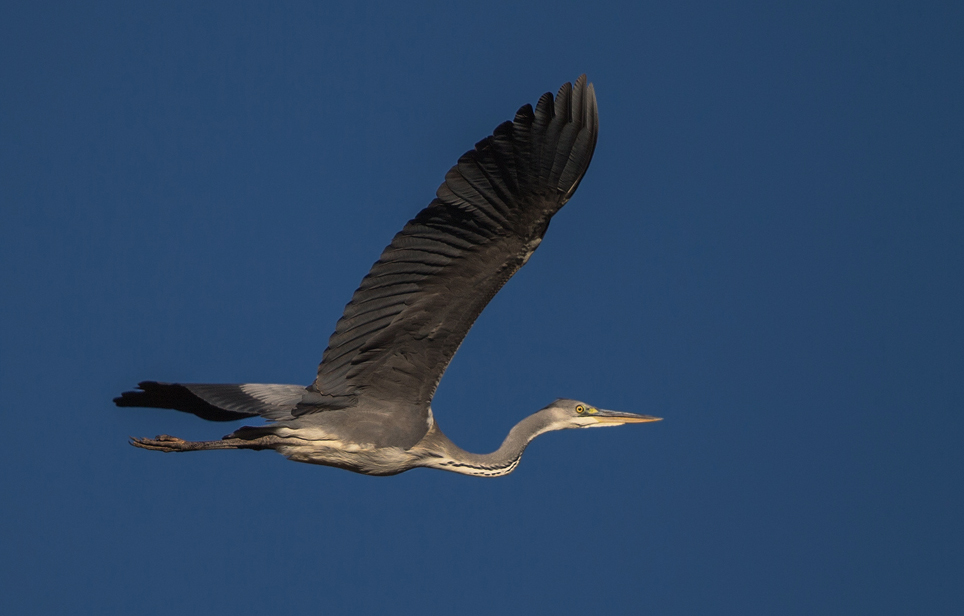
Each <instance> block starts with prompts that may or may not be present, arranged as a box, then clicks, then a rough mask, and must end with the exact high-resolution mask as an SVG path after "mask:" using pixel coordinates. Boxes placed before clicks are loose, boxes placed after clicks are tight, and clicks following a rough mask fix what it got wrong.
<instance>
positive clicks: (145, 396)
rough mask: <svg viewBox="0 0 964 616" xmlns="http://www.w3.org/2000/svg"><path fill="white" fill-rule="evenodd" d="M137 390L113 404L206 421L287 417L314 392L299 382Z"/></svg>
mask: <svg viewBox="0 0 964 616" xmlns="http://www.w3.org/2000/svg"><path fill="white" fill-rule="evenodd" d="M137 388H138V389H139V390H140V391H125V392H124V393H123V394H121V395H120V396H119V397H117V398H114V404H116V405H117V406H136V407H149V408H161V409H174V410H176V411H183V412H185V413H191V414H193V415H197V416H198V417H200V418H202V419H207V420H209V421H235V420H238V419H245V418H248V417H258V416H260V417H264V418H266V419H271V420H280V419H290V418H291V417H292V412H293V411H294V410H295V409H296V408H297V407H298V405H299V404H305V403H306V402H307V403H308V404H311V403H312V402H315V401H316V400H317V398H318V396H317V395H316V394H314V393H312V392H309V391H308V390H306V389H305V388H304V387H303V386H301V385H275V384H263V383H244V384H241V385H226V384H216V385H213V384H202V383H187V384H181V383H158V382H155V381H144V382H142V383H138V384H137Z"/></svg>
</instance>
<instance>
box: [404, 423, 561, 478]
mask: <svg viewBox="0 0 964 616" xmlns="http://www.w3.org/2000/svg"><path fill="white" fill-rule="evenodd" d="M564 427H565V426H563V425H560V424H557V423H556V422H555V421H554V420H553V417H552V415H551V413H550V412H548V411H546V410H542V411H539V412H538V413H534V414H532V415H529V416H528V417H526V418H525V419H523V420H522V421H520V422H519V423H517V424H516V425H515V426H513V427H512V429H511V430H509V435H508V436H506V437H505V441H503V442H502V446H501V447H499V448H498V449H497V450H495V451H493V452H492V453H485V454H482V453H470V452H468V451H465V450H464V449H461V448H460V447H458V446H457V445H456V444H455V443H453V442H452V441H451V440H449V438H448V437H447V436H445V435H444V434H442V431H441V430H439V428H438V426H437V425H433V426H432V428H431V429H430V430H429V432H428V434H426V435H425V438H424V439H422V441H421V442H420V443H419V444H418V445H417V446H416V448H417V449H419V450H421V452H420V453H422V456H420V457H421V460H420V464H419V466H430V467H432V468H437V469H441V470H445V471H452V472H454V473H462V474H463V475H474V476H476V477H501V476H502V475H508V474H509V473H511V472H512V471H514V470H515V467H516V466H518V464H519V460H520V459H522V452H523V451H525V448H526V446H527V445H528V444H529V443H530V442H532V439H534V438H535V437H537V436H539V435H540V434H544V433H546V432H551V431H553V430H560V429H562V428H564Z"/></svg>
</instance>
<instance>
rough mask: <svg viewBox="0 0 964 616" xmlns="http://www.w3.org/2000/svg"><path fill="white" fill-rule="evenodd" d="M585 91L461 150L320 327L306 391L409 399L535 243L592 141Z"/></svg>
mask: <svg viewBox="0 0 964 616" xmlns="http://www.w3.org/2000/svg"><path fill="white" fill-rule="evenodd" d="M597 131H598V120H597V112H596V99H595V95H594V93H593V88H592V85H591V84H587V83H586V79H585V76H582V77H580V78H579V79H578V80H577V81H576V84H575V85H574V86H573V85H570V84H568V83H567V84H565V85H564V86H562V88H560V90H559V92H558V94H557V95H556V97H555V98H554V97H553V96H552V95H551V94H549V93H547V94H545V95H543V96H542V97H541V98H540V99H539V102H538V104H537V105H536V108H535V109H533V108H532V107H531V106H530V105H526V106H524V107H522V108H521V109H520V110H519V111H518V112H517V113H516V116H515V119H514V120H513V121H512V122H505V123H504V124H502V125H500V126H499V127H498V128H496V130H495V132H494V134H493V135H492V136H490V137H488V138H486V139H484V140H482V141H480V142H479V143H478V144H476V146H475V148H474V149H473V150H470V151H469V152H467V153H466V154H464V155H463V156H462V157H461V158H460V159H459V162H458V164H456V165H455V166H454V167H452V169H450V170H449V172H448V173H447V174H446V176H445V182H444V183H443V184H442V185H441V186H440V187H439V189H438V191H437V193H436V195H437V196H436V199H435V200H434V201H432V203H431V204H430V205H429V206H428V207H427V208H425V209H424V210H422V211H421V212H420V213H419V214H418V215H417V216H416V217H415V218H414V219H413V220H411V221H410V222H409V223H408V224H407V225H405V227H404V228H403V229H402V230H401V231H400V232H399V233H398V234H397V235H396V236H395V238H394V239H393V240H392V243H391V244H390V245H389V246H388V247H387V248H386V249H385V250H384V252H382V255H381V257H380V258H379V260H378V261H377V262H376V263H375V265H374V266H373V267H372V269H371V271H370V272H369V273H368V275H367V276H365V278H364V279H363V280H362V283H361V286H360V287H359V288H358V290H357V291H355V294H354V295H353V296H352V299H351V302H350V303H349V304H348V305H347V306H346V308H345V312H344V314H343V316H342V317H341V319H340V320H339V321H338V324H337V326H336V328H335V332H334V334H332V336H331V338H330V340H329V344H328V348H327V349H326V350H325V353H324V356H323V358H322V362H321V365H320V366H319V367H318V377H317V379H316V380H315V382H314V383H313V384H312V385H311V386H310V388H309V389H310V390H312V391H313V392H315V393H317V394H318V395H320V396H322V398H323V399H324V400H326V402H325V403H324V404H322V405H320V406H317V407H311V406H304V407H299V408H298V409H295V411H294V414H295V415H301V414H305V413H310V412H314V411H321V410H326V409H328V408H338V407H340V408H350V407H351V406H353V405H354V404H355V403H356V402H357V399H358V398H359V397H360V396H367V397H371V398H372V399H379V400H385V401H393V402H396V403H400V404H402V405H404V407H405V408H409V409H420V410H419V411H418V413H417V416H413V417H412V418H411V419H412V420H413V421H424V420H425V418H426V417H427V413H428V405H429V403H430V402H431V399H432V396H433V395H434V393H435V388H436V386H437V385H438V381H439V379H440V378H441V376H442V373H443V372H444V371H445V368H446V367H447V366H448V363H449V361H450V360H451V359H452V356H453V355H454V354H455V352H456V350H457V349H458V347H459V345H460V344H461V342H462V340H463V338H464V337H465V334H466V333H467V332H468V330H469V328H470V327H471V326H472V323H473V322H474V321H475V319H476V318H477V317H478V315H479V313H481V312H482V310H483V308H485V306H486V304H488V302H489V300H491V299H492V297H493V296H494V295H495V294H496V293H497V292H498V291H499V289H500V288H502V286H503V285H504V284H505V283H506V281H508V279H509V278H510V277H511V276H512V275H513V274H515V272H516V271H518V269H519V268H520V267H522V265H523V264H525V262H526V260H528V258H529V256H530V255H531V254H532V252H533V251H534V250H535V249H536V247H538V245H539V242H541V240H542V236H543V235H544V234H545V232H546V229H547V227H548V225H549V220H550V218H551V217H552V215H553V214H555V213H556V212H557V211H558V210H559V208H561V207H562V206H563V205H564V204H565V203H566V201H568V200H569V198H570V197H571V196H572V194H573V192H574V191H575V190H576V187H577V186H578V185H579V182H580V180H581V179H582V177H583V175H584V174H585V172H586V169H587V168H588V166H589V161H590V160H591V158H592V153H593V149H594V148H595V144H596V136H597Z"/></svg>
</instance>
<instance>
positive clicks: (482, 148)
mask: <svg viewBox="0 0 964 616" xmlns="http://www.w3.org/2000/svg"><path fill="white" fill-rule="evenodd" d="M597 133H598V117H597V109H596V97H595V94H594V92H593V87H592V84H589V83H587V82H586V76H585V75H583V76H581V77H580V78H579V79H578V80H576V83H575V85H572V84H569V83H566V84H564V85H563V86H562V87H561V88H560V89H559V91H558V93H557V94H556V96H555V97H553V96H552V94H551V93H548V92H547V93H546V94H544V95H542V97H541V98H540V99H539V102H538V103H537V104H536V106H535V109H533V108H532V106H531V105H525V106H523V107H522V108H520V109H519V111H518V112H517V113H516V115H515V118H514V119H513V120H512V121H510V122H504V123H503V124H500V125H499V126H498V127H497V128H496V129H495V131H494V132H493V134H492V135H491V136H489V137H486V138H485V139H483V140H482V141H480V142H479V143H477V144H476V146H475V148H474V149H472V150H469V151H468V152H466V153H465V154H464V155H463V156H462V157H461V158H460V159H459V161H458V163H457V164H456V165H455V166H454V167H452V168H451V169H450V170H449V172H448V173H447V174H446V175H445V181H444V182H443V183H442V185H441V186H440V187H439V189H438V191H437V192H436V198H435V199H434V200H433V201H432V202H431V203H430V204H429V206H428V207H426V208H425V209H424V210H422V211H421V212H419V213H418V215H417V216H416V217H415V218H414V219H412V220H411V221H409V222H408V224H406V225H405V227H404V228H403V229H402V230H401V231H400V232H399V233H398V234H397V235H396V236H395V237H394V239H392V242H391V244H389V245H388V247H387V248H385V250H384V251H383V252H382V254H381V257H380V258H379V259H378V261H377V262H376V263H375V265H374V266H372V269H371V271H369V273H368V274H367V275H366V276H365V278H364V279H363V280H362V282H361V286H360V287H359V288H358V290H357V291H355V294H354V295H353V296H352V298H351V301H350V302H349V303H348V305H347V306H346V307H345V311H344V314H343V315H342V317H341V319H340V320H339V321H338V323H337V325H336V327H335V332H334V333H333V334H332V335H331V338H330V339H329V341H328V348H327V349H326V350H325V352H324V354H323V356H322V360H321V364H320V365H319V366H318V374H317V378H316V379H315V381H314V382H313V383H312V384H311V385H308V386H307V387H304V386H301V385H274V384H271V385H269V384H258V383H245V384H240V385H224V384H220V385H212V384H194V383H192V384H180V383H158V382H154V381H145V382H142V383H139V384H138V389H139V391H128V392H125V393H123V394H121V396H120V397H118V398H115V399H114V402H115V403H116V404H117V405H118V406H123V407H130V406H133V407H155V408H166V409H174V410H178V411H184V412H187V413H193V414H194V415H197V416H198V417H201V418H203V419H207V420H211V421H231V420H238V419H244V418H248V417H262V418H264V419H265V420H267V422H268V423H266V424H265V425H261V426H245V427H242V428H240V429H238V430H235V431H234V432H232V433H231V434H228V435H227V436H225V437H224V438H222V439H219V440H215V441H185V440H182V439H179V438H176V437H172V436H167V435H161V436H158V437H155V438H132V439H131V444H133V445H135V446H137V447H142V448H144V449H152V450H156V451H165V452H182V451H198V450H208V449H256V450H261V449H273V450H275V451H277V452H279V453H281V454H282V455H284V456H285V457H287V458H288V459H290V460H294V461H297V462H308V463H312V464H323V465H327V466H335V467H339V468H343V469H347V470H351V471H355V472H358V473H365V474H368V475H394V474H397V473H401V472H404V471H407V470H409V469H411V468H415V467H429V468H437V469H441V470H447V471H453V472H456V473H463V474H466V475H476V476H482V477H497V476H501V475H506V474H508V473H510V472H512V471H513V470H514V469H515V467H516V466H517V465H518V464H519V460H520V459H521V457H522V453H523V451H524V450H525V448H526V446H527V445H528V444H529V443H530V442H531V441H532V439H534V438H535V437H537V436H539V435H540V434H544V433H546V432H550V431H553V430H562V429H566V428H594V427H602V426H618V425H623V424H630V423H643V422H650V421H658V419H659V418H657V417H651V416H649V415H637V414H634V413H623V412H617V411H607V410H603V409H597V408H595V407H593V406H591V405H589V404H586V403H585V402H579V401H577V400H569V399H559V400H556V401H555V402H553V403H551V404H549V405H548V406H546V407H545V408H543V409H542V410H540V411H538V412H536V413H534V414H533V415H530V416H529V417H527V418H525V419H523V420H522V421H520V422H519V423H518V424H516V425H515V426H514V427H513V428H512V429H511V430H510V431H509V435H508V436H507V437H506V439H505V441H504V442H503V444H502V446H501V447H499V449H498V450H496V451H495V452H493V453H490V454H473V453H469V452H467V451H464V450H462V449H460V448H459V447H457V446H456V445H455V444H454V443H453V442H452V441H451V440H449V439H448V438H447V437H446V436H445V435H444V434H443V433H442V431H441V430H440V429H439V427H438V424H437V423H436V422H435V419H434V417H433V415H432V409H431V402H432V398H433V396H434V394H435V389H436V387H437V386H438V383H439V380H440V379H441V378H442V373H443V372H445V369H446V367H447V366H448V364H449V361H450V360H451V359H452V356H453V355H454V354H455V352H456V350H457V349H458V347H459V345H460V344H461V343H462V339H463V338H464V337H465V335H466V333H467V332H468V330H469V328H470V327H471V326H472V323H473V322H474V321H475V319H476V318H477V317H478V316H479V314H480V313H481V312H482V310H483V308H485V306H486V304H488V302H489V300H491V299H492V297H493V296H494V295H495V294H496V293H497V292H498V291H499V289H501V288H502V286H503V285H504V284H505V283H506V281H508V280H509V278H510V277H512V275H513V274H515V273H516V272H517V271H518V270H519V268H520V267H522V266H523V265H525V263H526V261H527V260H528V259H529V257H530V256H531V255H532V253H533V251H535V249H536V248H537V247H538V246H539V243H540V242H541V241H542V238H543V236H544V235H545V232H546V229H547V228H548V226H549V219H550V218H552V216H553V215H554V214H555V213H556V212H557V211H559V209H560V208H561V207H562V206H563V205H565V203H566V202H567V201H568V200H569V198H570V197H572V195H573V193H574V192H575V190H576V188H577V187H578V186H579V182H580V181H581V180H582V178H583V175H584V174H585V173H586V169H587V168H588V167H589V161H590V159H591V158H592V154H593V150H594V149H595V146H596V136H597Z"/></svg>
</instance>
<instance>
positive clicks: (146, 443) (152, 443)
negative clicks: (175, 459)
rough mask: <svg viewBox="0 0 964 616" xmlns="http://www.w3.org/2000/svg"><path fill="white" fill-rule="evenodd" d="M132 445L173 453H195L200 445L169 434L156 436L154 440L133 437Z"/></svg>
mask: <svg viewBox="0 0 964 616" xmlns="http://www.w3.org/2000/svg"><path fill="white" fill-rule="evenodd" d="M130 443H131V445H133V446H134V447H140V448H141V449H151V450H153V451H166V452H172V451H193V450H195V449H198V447H197V445H198V443H194V442H191V441H185V440H184V439H181V438H177V437H176V436H171V435H169V434H161V435H160V436H155V437H154V438H138V437H136V436H132V437H131V440H130Z"/></svg>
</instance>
